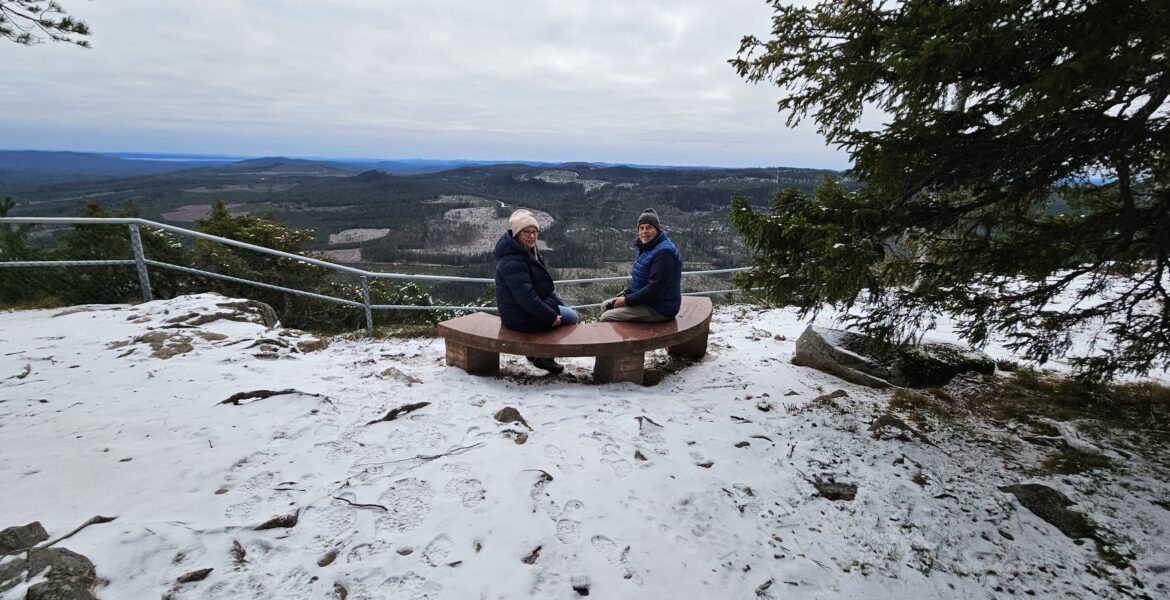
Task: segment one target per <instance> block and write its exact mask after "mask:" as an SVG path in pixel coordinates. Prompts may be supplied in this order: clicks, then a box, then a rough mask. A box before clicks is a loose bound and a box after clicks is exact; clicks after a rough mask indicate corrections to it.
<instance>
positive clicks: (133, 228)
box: [128, 223, 154, 302]
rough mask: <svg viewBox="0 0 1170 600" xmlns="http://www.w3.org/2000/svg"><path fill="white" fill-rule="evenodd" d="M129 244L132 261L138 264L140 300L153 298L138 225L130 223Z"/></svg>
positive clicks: (148, 300) (147, 300)
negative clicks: (132, 253) (132, 256)
mask: <svg viewBox="0 0 1170 600" xmlns="http://www.w3.org/2000/svg"><path fill="white" fill-rule="evenodd" d="M128 227H130V246H131V247H132V248H134V263H135V264H136V265H137V266H138V285H139V286H141V287H142V301H143V302H150V301H151V300H154V294H152V293H151V291H150V273H148V272H147V271H146V254H145V253H144V252H143V251H142V236H141V235H140V234H139V233H138V225H137V224H136V223H131V224H130V225H128Z"/></svg>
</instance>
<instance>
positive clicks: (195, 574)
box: [175, 567, 215, 584]
mask: <svg viewBox="0 0 1170 600" xmlns="http://www.w3.org/2000/svg"><path fill="white" fill-rule="evenodd" d="M214 570H215V569H214V568H211V567H208V568H206V569H199V570H197V571H191V572H190V573H183V574H182V575H179V578H178V579H176V580H175V583H179V584H182V583H191V582H193V581H203V580H204V579H207V576H208V575H211V572H212V571H214Z"/></svg>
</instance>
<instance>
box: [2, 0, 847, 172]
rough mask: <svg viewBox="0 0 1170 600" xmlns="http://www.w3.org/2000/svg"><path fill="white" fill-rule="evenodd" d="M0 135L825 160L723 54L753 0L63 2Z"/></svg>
mask: <svg viewBox="0 0 1170 600" xmlns="http://www.w3.org/2000/svg"><path fill="white" fill-rule="evenodd" d="M62 3H63V4H64V6H65V8H66V10H67V11H68V12H69V13H70V14H71V15H73V16H76V17H78V18H81V19H83V20H85V21H86V22H88V23H89V25H90V27H91V29H92V35H91V36H90V39H91V43H92V44H93V48H92V49H90V50H85V49H81V48H77V47H74V46H71V45H66V44H53V43H46V44H42V45H39V46H35V47H31V48H29V47H21V46H17V45H15V44H12V43H9V42H3V43H0V64H3V71H2V73H3V75H2V76H0V81H2V82H3V84H2V85H0V102H2V103H3V106H5V107H6V108H5V110H4V111H0V148H4V149H39V150H78V151H109V152H112V151H147V152H198V153H227V154H240V155H250V156H270V155H284V156H332V157H370V158H386V159H393V158H431V159H480V160H542V161H603V162H625V163H642V164H660V165H661V164H670V165H712V166H796V167H824V168H834V169H841V168H845V167H846V166H848V165H847V159H846V157H845V155H844V154H843V153H842V152H840V151H838V150H835V149H832V148H829V147H827V146H826V145H825V143H824V141H823V139H822V138H821V137H820V136H818V135H817V134H816V133H815V132H814V131H813V127H812V125H811V123H808V122H806V123H804V124H802V126H801V127H800V128H799V129H796V130H790V129H787V128H786V127H785V125H784V120H785V119H784V116H783V115H781V114H780V113H778V112H776V108H775V102H776V100H777V99H778V97H779V94H780V90H779V89H778V88H775V87H772V86H760V85H751V84H748V83H746V82H744V81H743V80H742V79H740V78H739V77H738V76H737V75H736V74H735V72H734V71H733V70H732V68H731V66H730V65H728V64H727V60H728V59H729V58H732V57H733V56H734V55H735V52H736V50H737V49H738V45H739V40H740V38H741V37H742V36H743V35H744V34H747V33H754V34H757V35H759V36H761V37H764V36H766V35H767V33H768V31H769V26H770V22H769V18H770V15H771V10H770V7H769V6H768V5H767V3H766V2H765V1H764V0H670V1H665V0H663V1H644V0H588V1H583V0H547V1H545V0H539V1H538V0H510V1H497V2H491V1H485V0H478V1H473V0H344V1H331V2H321V1H320V0H315V1H308V0H247V1H245V0H197V1H196V0H168V1H166V2H160V1H158V0H94V1H92V2H85V1H81V0H62Z"/></svg>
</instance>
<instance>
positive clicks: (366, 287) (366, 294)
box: [360, 275, 374, 337]
mask: <svg viewBox="0 0 1170 600" xmlns="http://www.w3.org/2000/svg"><path fill="white" fill-rule="evenodd" d="M360 279H361V280H362V302H363V303H364V304H365V305H366V333H367V334H369V336H370V337H374V311H373V310H372V309H371V308H370V280H369V278H368V277H366V276H365V275H362V276H361V277H360Z"/></svg>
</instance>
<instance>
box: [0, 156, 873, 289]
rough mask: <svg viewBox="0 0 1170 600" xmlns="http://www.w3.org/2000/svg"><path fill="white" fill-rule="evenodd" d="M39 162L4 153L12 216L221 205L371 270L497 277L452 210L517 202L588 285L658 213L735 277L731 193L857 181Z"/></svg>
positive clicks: (149, 213) (626, 257) (699, 172)
mask: <svg viewBox="0 0 1170 600" xmlns="http://www.w3.org/2000/svg"><path fill="white" fill-rule="evenodd" d="M28 154H30V153H10V152H0V197H3V196H8V197H11V198H12V200H13V201H14V205H13V207H12V209H11V210H10V212H9V215H10V216H43V217H51V216H73V215H77V214H80V212H81V210H82V209H83V207H84V206H85V205H86V204H91V203H96V204H100V205H102V206H104V207H106V208H108V209H109V210H111V211H116V210H119V209H121V208H123V207H124V206H125V205H126V204H127V203H133V204H134V205H136V206H137V207H138V208H139V209H140V211H141V215H142V216H143V217H144V218H147V219H151V220H156V221H160V222H164V223H170V224H173V225H177V226H181V227H191V226H193V225H194V220H195V219H196V218H199V217H200V216H202V214H203V213H202V212H201V211H203V210H204V209H205V207H208V206H210V205H211V203H212V202H213V201H215V200H217V199H218V200H223V201H224V203H226V204H227V205H228V206H229V208H230V209H231V211H232V212H233V213H251V214H257V215H271V216H272V217H274V218H275V219H277V220H279V221H281V222H282V223H285V224H287V225H289V226H292V227H295V228H304V229H311V230H312V231H313V236H314V239H313V241H312V242H311V243H310V246H311V247H312V248H313V249H314V250H320V251H327V250H328V251H344V250H349V251H354V250H357V251H360V256H361V258H360V263H361V264H362V266H363V268H368V269H382V270H403V269H404V268H410V267H414V270H419V269H422V268H423V267H424V266H425V267H426V269H423V270H426V271H428V272H436V271H438V272H447V273H451V274H461V275H468V276H486V275H488V274H490V272H491V265H492V262H493V259H492V256H491V251H492V247H491V243H484V242H483V240H484V239H485V238H484V233H483V232H482V231H479V229H481V228H482V227H480V226H477V225H476V222H474V221H472V222H467V221H462V222H461V221H459V220H457V219H453V218H451V217H450V216H449V215H450V214H451V213H450V211H457V210H459V209H473V208H474V209H479V212H478V213H477V214H479V215H481V216H482V215H483V214H485V212H490V213H491V214H492V216H494V217H495V218H496V219H506V217H507V216H508V214H510V213H511V211H512V210H514V208H516V207H525V208H530V209H534V210H536V211H542V212H544V213H547V214H548V215H549V216H550V217H551V218H552V219H553V225H552V226H551V227H548V228H547V229H546V230H545V231H542V240H543V241H544V243H545V244H547V246H548V249H547V250H546V251H545V255H546V258H547V260H548V262H549V263H550V264H551V265H552V266H553V267H554V268H555V269H557V270H558V271H559V272H558V277H586V276H589V275H595V274H607V275H608V274H621V273H623V272H625V270H626V269H628V265H629V261H630V260H631V259H632V258H633V254H634V249H633V247H632V240H633V230H634V225H635V222H636V219H637V216H638V214H639V213H640V212H641V211H642V210H643V209H644V208H646V207H654V208H655V209H656V210H658V212H659V213H660V214H661V215H662V222H663V224H664V226H665V227H666V229H667V231H668V233H669V235H670V236H671V237H672V238H673V239H674V240H675V241H676V242H677V243H678V244H679V246H680V248H682V250H683V253H684V255H685V258H686V260H687V266H686V268H687V270H698V269H706V268H727V267H733V266H743V265H744V264H745V263H746V251H745V249H744V246H743V244H742V243H741V242H740V241H739V239H738V238H737V236H736V235H735V234H734V232H733V231H732V229H731V226H730V224H729V222H728V215H727V211H728V206H729V204H730V200H731V196H732V195H733V194H741V195H744V196H747V197H749V198H751V199H752V203H753V204H755V205H759V206H765V205H767V204H769V203H770V202H771V200H772V198H773V196H774V195H775V194H776V192H778V191H780V190H783V189H787V188H790V187H795V188H798V189H800V190H803V191H806V192H812V191H813V190H814V188H815V187H816V186H817V185H818V184H819V183H821V182H822V181H823V180H824V179H825V178H831V179H835V180H838V181H843V183H844V184H845V185H846V186H847V187H850V186H852V187H855V186H856V183H855V182H852V181H850V180H842V176H841V174H840V173H838V172H835V171H830V170H815V169H789V168H770V169H675V168H635V167H625V166H596V165H592V164H583V163H570V164H560V165H527V164H495V165H472V166H464V167H459V168H454V169H448V170H443V171H437V172H429V173H416V174H392V172H394V171H395V170H396V169H397V170H398V172H401V171H402V170H410V169H413V170H415V171H417V170H419V168H420V167H418V166H417V165H413V166H412V165H407V166H404V167H401V168H399V167H398V166H396V165H397V163H386V164H388V165H389V166H387V167H386V169H387V170H389V171H391V172H387V171H386V170H382V169H377V168H370V169H366V170H364V171H362V170H360V169H362V168H364V167H366V166H370V165H354V164H344V163H331V162H317V161H305V160H292V159H283V158H271V159H252V160H246V161H239V162H231V163H219V164H207V163H199V164H196V165H185V164H182V163H159V162H151V161H129V160H123V159H118V158H112V157H99V156H97V155H82V154H73V153H52V154H54V155H55V156H54V157H53V158H54V160H46V157H45V156H34V157H33V158H31V159H30V158H29V156H28ZM32 154H49V153H32ZM34 159H36V160H34ZM191 166H194V167H195V168H190V167H191ZM432 168H433V166H432ZM485 209H491V210H490V211H485ZM497 223H499V221H497ZM354 229H377V230H388V232H387V233H386V235H384V236H382V237H378V238H377V239H370V240H364V241H363V240H354V241H349V242H339V243H333V244H331V243H330V236H331V235H335V234H339V233H341V232H345V231H349V230H354ZM495 229H498V231H496V230H493V231H492V232H490V233H491V235H490V237H489V238H488V239H490V240H491V241H492V242H494V238H495V237H498V236H499V234H500V233H502V232H503V229H502V228H500V227H498V226H497V227H496V228H495ZM476 240H479V244H478V245H477V244H476ZM334 256H344V254H343V253H337V254H335V255H334ZM351 256H352V255H351ZM335 260H338V261H339V262H340V261H343V260H347V259H344V258H335Z"/></svg>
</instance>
